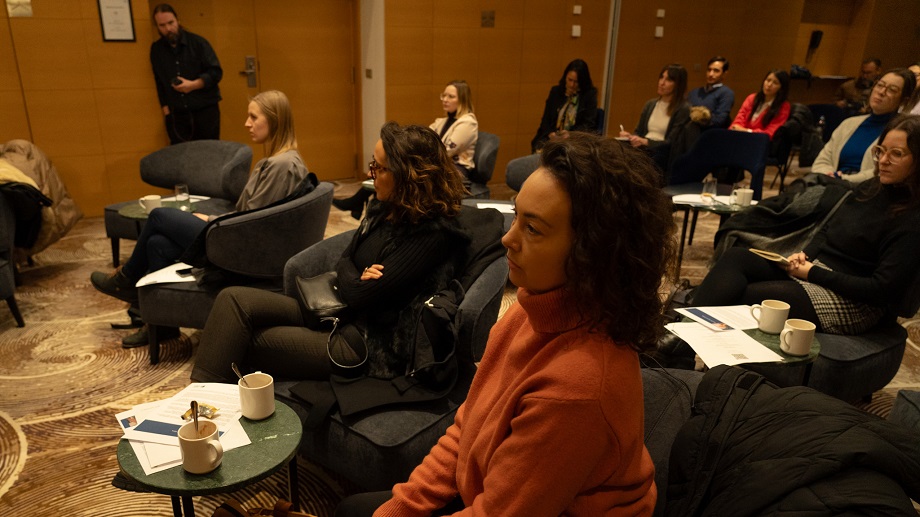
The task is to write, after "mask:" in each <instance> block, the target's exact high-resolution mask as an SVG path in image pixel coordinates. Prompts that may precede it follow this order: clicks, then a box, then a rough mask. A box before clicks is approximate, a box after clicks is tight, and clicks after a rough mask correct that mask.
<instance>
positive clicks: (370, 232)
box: [191, 122, 467, 382]
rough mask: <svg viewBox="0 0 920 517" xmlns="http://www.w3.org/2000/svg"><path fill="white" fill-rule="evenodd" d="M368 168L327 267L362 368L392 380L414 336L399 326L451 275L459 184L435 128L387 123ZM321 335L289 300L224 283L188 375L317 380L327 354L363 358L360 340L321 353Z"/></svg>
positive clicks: (461, 243)
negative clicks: (349, 226)
mask: <svg viewBox="0 0 920 517" xmlns="http://www.w3.org/2000/svg"><path fill="white" fill-rule="evenodd" d="M368 175H369V176H370V177H371V178H373V180H374V187H375V189H376V192H377V202H373V203H371V205H370V207H369V208H368V211H367V215H366V217H365V218H364V220H363V221H362V223H361V225H360V227H359V228H358V231H357V232H355V236H354V238H353V240H352V242H351V244H350V245H349V246H348V248H346V250H345V252H344V253H343V255H342V257H341V259H340V260H339V262H338V264H337V265H336V268H335V270H336V273H337V274H338V279H337V282H336V284H337V287H338V292H339V295H340V296H341V298H342V299H343V301H345V302H346V303H347V304H348V307H349V309H350V311H352V312H353V313H354V314H355V315H356V316H355V320H356V321H361V322H362V325H364V330H365V336H366V346H367V354H366V357H367V362H366V373H367V375H368V376H372V377H377V378H394V377H396V376H398V375H400V374H403V373H405V364H406V360H407V357H406V356H407V354H408V350H407V347H406V345H407V342H403V341H405V340H407V339H413V338H414V332H409V331H407V329H406V327H407V325H409V324H410V323H409V322H410V321H411V320H412V314H413V311H414V313H415V314H416V315H417V314H418V308H419V307H420V306H421V303H423V302H424V300H425V298H427V297H428V296H430V295H431V294H432V293H434V292H437V291H438V290H439V289H442V288H443V287H444V286H445V285H446V284H447V282H448V281H449V280H450V279H452V278H454V277H455V276H454V275H455V274H456V273H457V271H456V268H457V265H456V264H454V259H455V257H458V256H459V255H462V253H460V252H461V251H462V250H463V249H464V247H465V246H466V245H467V237H466V235H465V234H464V232H463V231H462V230H461V229H460V228H459V225H458V224H457V220H456V219H457V215H458V214H459V212H460V200H461V199H463V196H464V193H465V189H464V188H463V182H462V178H461V174H460V172H459V171H458V170H457V168H456V167H455V166H454V163H453V160H451V159H450V157H449V156H448V155H447V151H446V149H445V148H444V145H443V144H442V143H441V140H440V139H439V138H438V135H437V134H436V133H435V132H433V131H432V130H430V129H429V128H426V127H421V126H399V125H398V124H396V123H395V122H389V123H387V124H386V125H384V126H383V128H382V129H381V131H380V140H378V141H377V145H376V146H375V147H374V160H373V161H372V162H371V164H370V171H369V174H368ZM416 321H417V320H416ZM328 337H329V332H328V331H325V332H322V331H315V330H311V329H309V328H306V327H305V326H304V321H303V317H302V315H301V309H300V305H299V302H298V301H297V300H295V299H294V298H291V297H288V296H285V295H283V294H278V293H272V292H269V291H265V290H261V289H253V288H246V287H230V288H227V289H224V290H223V291H221V293H220V295H218V297H217V299H216V301H215V303H214V308H213V309H212V311H211V314H210V316H209V318H208V322H207V324H206V325H205V328H204V331H203V334H202V337H201V346H200V348H199V350H198V357H197V359H196V361H195V368H194V370H192V376H191V377H192V379H193V380H194V381H198V382H235V380H236V378H235V377H234V374H233V372H232V370H231V368H230V364H231V363H234V362H235V363H237V364H239V365H241V367H242V369H244V370H247V371H255V370H261V371H263V372H266V373H269V374H271V375H273V376H276V377H280V378H286V379H315V380H325V379H328V378H329V375H330V373H331V367H330V359H334V360H335V361H336V362H337V363H339V364H346V365H348V364H357V363H359V362H361V361H362V360H363V358H364V356H365V350H364V347H363V346H358V347H355V349H349V348H348V347H346V349H344V350H341V349H337V350H332V351H331V352H330V353H331V354H332V355H334V356H335V357H330V356H328V355H327V350H326V341H327V338H328ZM349 345H351V346H353V347H354V346H355V345H354V344H352V343H349Z"/></svg>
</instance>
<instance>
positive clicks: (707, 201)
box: [700, 179, 719, 206]
mask: <svg viewBox="0 0 920 517" xmlns="http://www.w3.org/2000/svg"><path fill="white" fill-rule="evenodd" d="M718 185H719V182H717V181H716V180H714V179H711V180H708V181H707V180H704V181H703V191H702V193H701V194H700V199H701V200H702V201H703V204H704V205H707V206H711V205H712V204H713V203H715V198H716V191H717V188H716V187H718Z"/></svg>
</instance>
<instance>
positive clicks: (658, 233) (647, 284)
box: [540, 133, 676, 352]
mask: <svg viewBox="0 0 920 517" xmlns="http://www.w3.org/2000/svg"><path fill="white" fill-rule="evenodd" d="M540 161H541V164H542V166H543V167H544V168H545V169H546V170H547V171H548V172H549V174H550V175H551V176H553V177H554V178H555V179H556V180H557V181H558V182H559V184H560V185H561V186H562V187H563V188H564V189H565V190H566V192H567V193H568V194H569V197H570V198H571V199H572V229H573V231H574V234H575V241H574V242H573V244H572V250H571V252H570V254H569V257H568V260H567V263H566V270H567V271H566V272H567V275H568V278H569V281H568V288H569V289H570V290H571V291H572V292H573V293H574V294H575V299H576V300H577V302H576V303H577V305H578V309H579V311H580V312H581V314H583V315H585V317H587V318H588V320H589V321H590V322H591V325H592V326H593V327H594V329H596V330H598V331H602V332H605V333H606V334H607V335H608V336H610V337H611V338H612V339H614V340H617V341H619V342H621V343H624V344H628V345H629V346H630V347H631V348H633V349H635V350H636V351H639V352H642V351H644V350H647V349H650V348H653V347H654V346H655V342H656V340H657V338H658V336H659V335H660V334H661V332H662V330H663V329H662V326H661V311H662V301H661V298H660V297H659V293H658V291H659V286H660V285H661V282H662V279H663V278H665V277H666V275H667V274H669V273H670V272H671V271H672V266H673V263H674V258H675V249H676V241H675V239H674V232H675V229H676V226H675V224H674V219H673V216H672V206H671V199H670V198H669V197H668V196H667V195H665V194H664V193H663V192H662V190H661V188H660V187H659V185H658V173H657V172H656V169H655V165H654V164H653V163H652V161H651V159H650V158H649V157H648V156H647V155H646V154H645V153H643V152H641V151H639V150H636V149H633V148H632V147H630V146H624V145H622V144H620V143H619V142H617V141H615V140H612V139H606V138H604V137H600V136H596V135H591V134H588V133H571V134H570V135H569V138H567V139H565V140H559V141H556V142H548V143H547V144H546V146H545V147H544V148H543V153H542V154H541V156H540Z"/></svg>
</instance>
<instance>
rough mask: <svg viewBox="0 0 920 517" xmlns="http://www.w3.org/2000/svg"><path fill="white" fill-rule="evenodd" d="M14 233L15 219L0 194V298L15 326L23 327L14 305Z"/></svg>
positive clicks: (4, 198) (11, 210)
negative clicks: (11, 314) (7, 307)
mask: <svg viewBox="0 0 920 517" xmlns="http://www.w3.org/2000/svg"><path fill="white" fill-rule="evenodd" d="M15 233H16V219H15V216H14V214H13V209H12V207H10V204H9V203H8V202H7V200H6V197H5V196H3V195H2V194H0V299H2V300H6V304H7V305H9V307H10V312H12V313H13V318H14V319H15V320H16V326H18V327H24V326H25V322H24V321H23V319H22V314H20V313H19V306H18V305H16V269H15V267H16V266H15V264H14V261H13V237H14V236H15Z"/></svg>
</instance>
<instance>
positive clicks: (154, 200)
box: [137, 194, 163, 214]
mask: <svg viewBox="0 0 920 517" xmlns="http://www.w3.org/2000/svg"><path fill="white" fill-rule="evenodd" d="M137 203H138V204H139V205H141V206H142V207H143V208H144V211H145V212H147V213H148V214H149V213H150V212H153V209H154V208H160V207H161V206H163V200H162V199H161V198H160V196H158V195H156V194H150V195H149V196H144V197H142V198H140V199H138V200H137Z"/></svg>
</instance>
